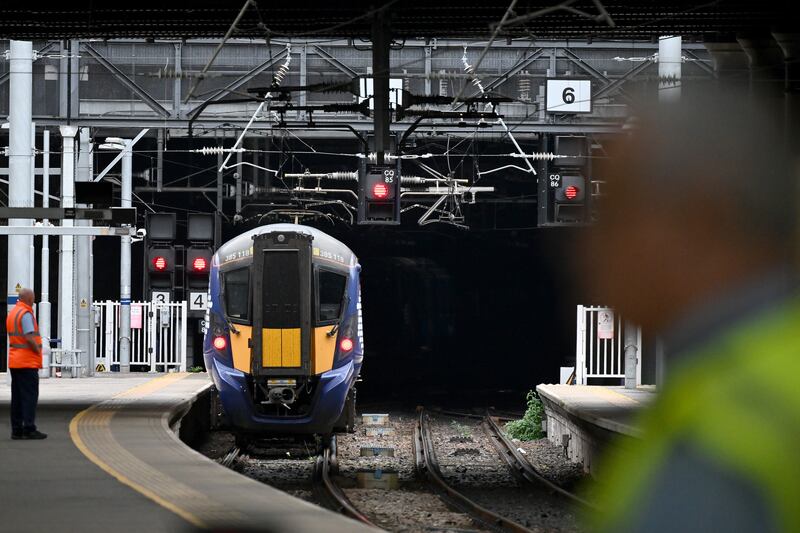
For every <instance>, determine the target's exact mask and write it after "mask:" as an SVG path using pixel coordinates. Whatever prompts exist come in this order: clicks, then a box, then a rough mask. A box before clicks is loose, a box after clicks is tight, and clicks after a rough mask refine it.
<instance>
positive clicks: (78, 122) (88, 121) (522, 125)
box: [34, 116, 622, 170]
mask: <svg viewBox="0 0 800 533" xmlns="http://www.w3.org/2000/svg"><path fill="white" fill-rule="evenodd" d="M34 121H35V122H36V125H37V126H64V125H67V119H65V118H53V117H41V116H38V117H35V118H34ZM249 121H250V119H249V117H242V118H227V119H215V120H214V121H213V122H211V121H208V120H199V121H196V122H195V123H194V125H193V128H194V130H195V131H198V130H200V131H202V130H207V131H212V130H216V131H219V130H232V129H240V128H241V127H243V126H245V125H246V124H247V123H248V122H249ZM506 123H507V124H508V127H509V128H510V129H511V130H512V131H513V132H514V134H515V135H516V134H536V133H539V132H544V133H576V134H577V133H619V132H620V131H622V122H593V123H583V124H551V123H548V122H544V121H526V120H525V119H524V118H522V120H521V121H519V122H516V121H512V120H507V121H506ZM69 124H70V125H72V126H76V127H94V128H141V127H145V128H169V129H179V130H188V128H189V121H188V120H185V119H174V118H171V119H157V118H150V119H146V118H141V117H86V118H78V119H76V118H73V119H71V120H70V121H69ZM307 124H308V123H307V122H287V125H288V126H289V127H291V128H303V127H304V126H307ZM314 124H315V128H313V129H307V128H304V129H301V130H299V131H296V130H294V129H293V130H292V131H293V132H294V134H295V135H298V136H301V137H302V136H303V135H304V134H305V133H310V134H312V135H311V136H315V135H316V134H318V133H324V132H326V131H327V132H330V130H326V129H325V128H326V127H329V128H332V129H337V130H341V129H342V128H344V127H346V126H347V125H351V126H352V127H353V128H354V129H355V130H356V131H359V132H371V131H372V122H368V121H359V120H347V119H344V120H336V119H335V118H331V120H328V121H325V122H315V123H314ZM408 126H409V123H407V122H394V123H392V124H391V130H392V132H398V133H402V132H404V131H405V130H406V128H408ZM250 129H251V130H268V131H275V132H276V133H277V132H279V131H281V130H282V129H283V128H282V127H278V126H276V125H275V124H274V123H271V122H254V123H253V125H252V126H250ZM418 130H419V131H426V132H428V131H429V132H438V133H443V132H456V131H458V132H464V133H465V134H472V133H473V132H474V128H473V127H470V126H466V127H460V126H458V125H457V124H454V123H448V122H436V123H432V124H429V125H426V126H424V127H423V126H421V127H420V128H418ZM492 130H493V127H487V128H482V129H481V130H480V131H481V132H484V133H490V132H491V131H492ZM494 130H496V131H497V132H498V133H501V130H500V128H499V127H494ZM347 135H348V136H352V133H348V134H347ZM317 136H318V135H317ZM334 136H335V135H331V137H334ZM109 170H110V169H109Z"/></svg>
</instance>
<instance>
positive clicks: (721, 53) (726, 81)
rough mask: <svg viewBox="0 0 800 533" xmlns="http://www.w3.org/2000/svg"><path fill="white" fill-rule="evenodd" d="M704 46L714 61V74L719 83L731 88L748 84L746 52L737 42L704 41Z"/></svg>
mask: <svg viewBox="0 0 800 533" xmlns="http://www.w3.org/2000/svg"><path fill="white" fill-rule="evenodd" d="M705 47H706V49H707V50H708V53H709V54H710V55H711V59H712V60H713V61H714V74H715V75H716V77H717V80H718V83H719V84H720V85H724V86H725V87H730V88H733V89H736V88H743V87H747V86H748V84H749V72H750V70H749V67H748V59H747V54H745V53H744V50H742V47H741V46H740V45H739V43H706V44H705Z"/></svg>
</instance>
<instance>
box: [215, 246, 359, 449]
mask: <svg viewBox="0 0 800 533" xmlns="http://www.w3.org/2000/svg"><path fill="white" fill-rule="evenodd" d="M315 257H316V258H319V249H318V248H315V247H313V243H312V236H311V235H309V234H306V233H303V232H285V231H280V232H271V233H262V234H260V235H255V236H254V237H253V248H252V252H251V263H250V264H249V265H248V266H245V265H242V266H240V267H238V268H237V267H234V268H229V269H224V270H223V271H222V276H221V282H222V283H221V287H220V289H221V298H220V300H222V302H223V310H222V312H223V313H225V315H224V316H225V320H226V322H227V324H225V326H226V329H227V333H228V336H227V337H228V339H229V350H230V355H231V361H230V362H231V363H232V367H230V366H228V365H225V364H224V363H221V362H220V361H218V360H215V365H214V367H215V370H216V372H215V374H216V375H215V376H214V377H215V382H219V383H218V384H217V386H218V388H219V390H220V398H221V400H222V403H223V407H224V409H225V413H226V416H227V417H228V420H229V421H230V423H231V424H232V425H233V426H234V427H235V428H236V429H238V430H240V431H245V432H251V433H260V434H292V433H295V434H298V433H302V434H310V433H319V434H324V433H330V432H331V431H334V430H336V431H342V430H346V429H350V428H351V427H352V424H353V419H354V416H355V407H354V398H353V392H352V390H351V389H352V386H353V384H354V382H355V379H356V377H357V374H358V370H359V367H360V358H361V343H360V336H359V334H358V333H359V332H358V315H359V312H358V292H357V291H358V278H357V272H358V270H357V267H352V268H351V265H347V264H344V263H342V264H336V263H335V262H333V261H325V262H324V264H323V261H320V260H315Z"/></svg>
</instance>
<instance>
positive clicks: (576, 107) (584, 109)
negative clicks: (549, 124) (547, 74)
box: [545, 78, 592, 113]
mask: <svg viewBox="0 0 800 533" xmlns="http://www.w3.org/2000/svg"><path fill="white" fill-rule="evenodd" d="M545 100H546V104H547V106H546V107H547V112H548V113H591V112H592V82H591V80H581V79H575V78H568V79H567V78H562V79H558V78H550V79H548V80H547V86H546V97H545Z"/></svg>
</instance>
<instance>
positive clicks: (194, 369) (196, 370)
mask: <svg viewBox="0 0 800 533" xmlns="http://www.w3.org/2000/svg"><path fill="white" fill-rule="evenodd" d="M202 371H203V367H202V366H193V367H192V368H190V369H189V372H195V373H197V372H202Z"/></svg>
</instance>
